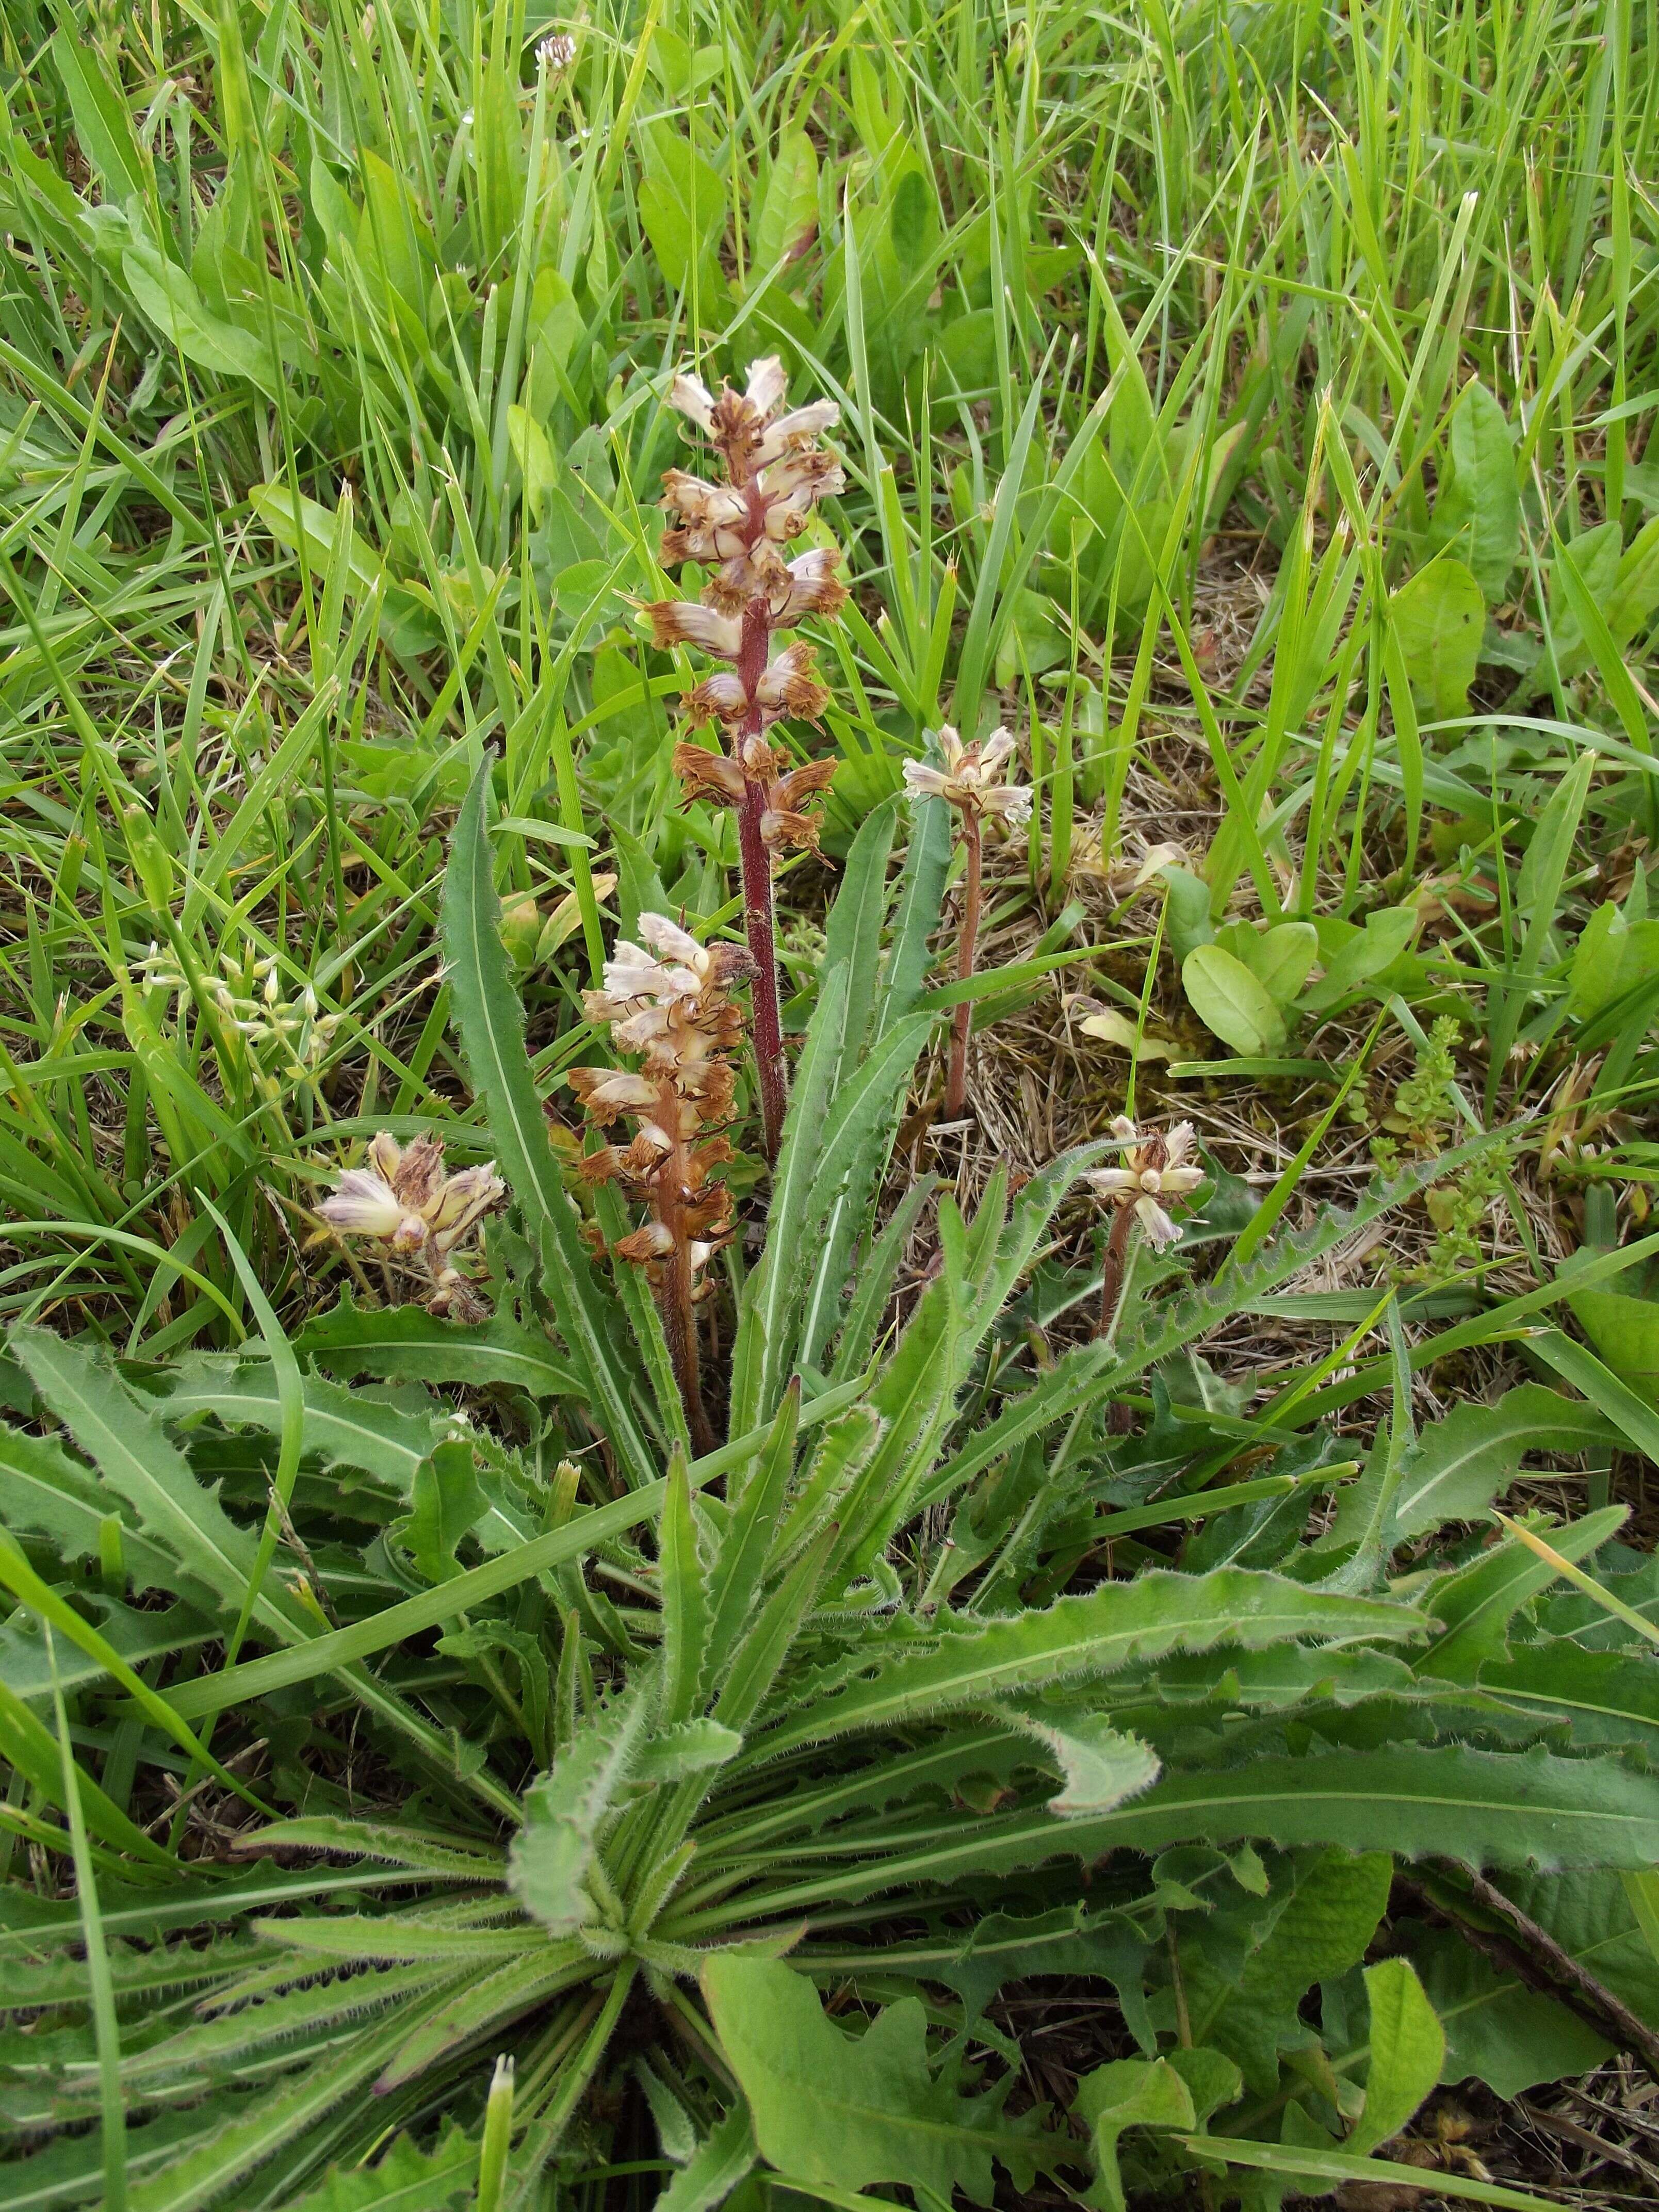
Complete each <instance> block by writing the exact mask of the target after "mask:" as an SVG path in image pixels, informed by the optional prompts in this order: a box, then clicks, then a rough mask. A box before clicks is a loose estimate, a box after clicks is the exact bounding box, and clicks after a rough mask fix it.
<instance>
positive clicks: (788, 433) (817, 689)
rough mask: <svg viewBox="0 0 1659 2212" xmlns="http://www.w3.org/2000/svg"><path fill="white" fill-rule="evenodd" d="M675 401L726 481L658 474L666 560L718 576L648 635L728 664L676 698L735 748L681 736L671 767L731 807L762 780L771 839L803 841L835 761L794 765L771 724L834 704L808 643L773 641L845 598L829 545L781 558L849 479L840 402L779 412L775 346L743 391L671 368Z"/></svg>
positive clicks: (813, 717) (666, 611) (656, 609)
mask: <svg viewBox="0 0 1659 2212" xmlns="http://www.w3.org/2000/svg"><path fill="white" fill-rule="evenodd" d="M669 398H670V401H671V404H673V405H674V406H675V407H677V408H678V409H679V410H680V412H681V413H682V414H683V415H684V416H686V417H687V418H688V419H689V420H690V422H692V423H694V424H695V425H696V428H698V429H700V430H702V432H704V434H705V435H707V436H708V438H709V439H710V440H711V441H712V442H713V443H714V446H715V447H717V448H718V449H719V452H720V457H721V459H722V460H723V461H724V463H725V466H726V483H708V482H706V481H705V480H704V479H703V478H702V477H696V476H691V475H689V474H688V473H687V472H686V471H684V469H670V470H669V471H667V473H666V474H665V477H664V478H663V484H664V489H665V497H664V500H663V505H664V506H665V507H666V508H667V509H668V510H669V512H670V513H671V514H673V515H674V516H675V517H676V518H677V519H676V520H675V521H674V523H673V524H672V526H671V527H670V528H669V529H667V530H666V531H665V532H664V533H663V540H662V547H661V555H660V557H661V560H662V563H663V566H664V567H665V568H676V567H678V565H679V564H680V563H681V562H686V561H696V562H699V563H701V564H702V566H703V567H704V568H708V569H711V570H712V572H713V573H712V574H710V576H709V578H708V581H707V583H706V584H705V585H704V586H703V587H702V593H701V596H700V597H699V598H698V599H659V600H658V601H656V602H655V603H654V604H653V605H651V606H648V607H647V609H646V610H645V613H646V618H647V621H648V623H649V624H650V627H651V635H652V639H653V642H654V643H655V644H657V645H659V646H662V647H672V646H676V645H690V646H694V647H696V648H697V650H698V651H699V652H701V653H707V654H708V657H709V659H712V660H715V661H719V662H720V663H721V664H723V665H721V666H720V667H719V668H718V669H716V670H715V671H714V673H713V674H711V675H708V676H706V677H704V678H703V679H702V682H701V683H699V684H696V685H695V686H694V687H693V689H692V690H690V691H688V692H687V693H686V694H685V696H684V699H683V700H682V702H681V706H682V710H683V712H684V714H685V715H686V716H687V718H688V719H689V720H692V721H708V720H714V721H717V722H719V723H720V725H721V726H722V728H723V729H724V730H725V731H726V735H727V738H728V740H729V742H730V744H731V747H732V757H730V758H727V757H724V756H722V755H720V754H718V753H710V752H708V751H706V750H704V748H703V747H702V746H701V745H694V744H682V745H680V746H679V747H678V748H677V750H676V752H675V755H674V766H675V769H676V770H677V771H678V774H679V775H680V776H681V777H682V779H683V780H684V784H685V787H686V793H687V796H688V797H693V798H708V799H714V800H715V801H717V802H719V803H723V804H726V805H739V804H740V803H741V802H742V801H743V799H744V793H745V787H749V786H758V787H760V793H759V795H760V797H761V799H762V805H761V809H760V815H761V820H760V830H761V836H762V837H763V841H764V842H765V843H766V844H767V846H768V847H769V848H777V847H779V846H794V847H797V848H802V847H811V846H814V845H816V843H817V825H816V823H814V822H813V820H812V818H811V817H810V816H809V815H807V814H806V813H805V811H803V807H802V802H803V801H804V800H805V799H808V798H810V797H811V794H812V793H814V792H817V791H822V790H823V788H824V787H826V786H827V785H828V783H829V779H830V777H831V775H833V774H834V764H833V763H830V762H827V761H812V762H809V763H806V764H805V766H804V767H801V768H796V769H791V768H790V767H789V765H788V757H787V754H785V753H783V752H782V751H781V750H779V749H778V748H776V747H775V746H774V745H773V744H772V742H771V740H770V738H769V737H768V736H767V734H766V733H767V732H768V731H769V729H770V728H771V726H772V725H773V724H774V723H775V722H777V721H780V720H783V719H784V718H785V717H786V716H787V717H791V718H793V720H797V721H805V722H817V720H819V718H820V717H821V715H822V714H823V710H824V708H825V707H826V706H827V705H828V704H829V692H828V690H826V688H825V686H824V685H823V683H822V682H821V681H820V680H819V678H818V675H817V653H816V650H815V648H814V647H812V646H811V645H810V644H808V643H807V642H806V641H805V639H802V638H796V639H794V640H793V641H791V642H790V643H788V644H787V645H784V646H782V647H778V648H777V649H774V643H773V641H774V639H775V637H776V636H777V635H778V634H779V633H780V632H781V631H784V630H790V629H794V628H796V626H797V625H798V624H799V623H802V622H804V621H805V619H806V617H808V616H810V615H820V616H823V617H826V618H833V617H835V616H836V615H837V614H839V612H840V611H841V609H842V605H844V603H845V601H846V599H847V587H846V586H845V585H844V584H843V583H842V581H841V580H840V578H839V577H838V576H837V575H836V569H837V568H839V567H840V565H841V555H840V553H839V552H838V551H837V550H836V548H835V547H834V546H833V545H817V546H813V547H811V549H809V550H807V551H806V552H805V553H802V554H800V555H799V556H797V557H796V558H795V559H793V560H787V559H786V558H785V556H784V549H785V547H787V545H789V544H791V543H792V542H793V540H794V539H795V538H799V536H800V534H801V532H803V531H804V530H805V528H806V526H807V524H808V522H809V520H811V513H812V510H813V508H814V507H815V506H816V505H817V502H818V501H819V500H821V499H823V498H824V497H825V496H826V495H828V494H829V493H832V492H838V491H840V490H841V489H842V486H843V484H844V482H845V479H844V477H842V470H841V464H840V463H839V461H837V460H836V457H835V455H834V454H833V453H825V452H823V450H822V448H821V447H819V446H818V445H817V434H818V433H819V431H821V430H824V429H827V428H829V425H830V424H831V423H832V422H834V421H835V420H836V415H837V412H838V410H837V409H836V405H835V403H834V402H833V401H832V400H823V401H819V402H817V403H816V404H813V405H811V406H808V407H797V408H794V409H793V410H788V411H787V412H786V411H785V410H784V404H783V402H784V377H783V368H782V364H781V362H779V361H778V360H777V359H776V358H775V356H770V357H769V358H768V359H766V360H764V361H757V362H754V363H753V364H752V365H751V367H750V371H749V383H748V387H747V389H746V390H745V391H744V392H735V391H733V390H732V386H730V385H727V386H725V387H724V388H723V389H722V391H721V392H720V396H719V398H715V397H714V394H713V393H712V392H709V391H708V389H707V387H706V386H703V385H702V384H701V383H699V382H698V380H697V379H696V377H694V376H678V377H676V378H675V380H674V383H673V386H672V388H671V391H670V393H669Z"/></svg>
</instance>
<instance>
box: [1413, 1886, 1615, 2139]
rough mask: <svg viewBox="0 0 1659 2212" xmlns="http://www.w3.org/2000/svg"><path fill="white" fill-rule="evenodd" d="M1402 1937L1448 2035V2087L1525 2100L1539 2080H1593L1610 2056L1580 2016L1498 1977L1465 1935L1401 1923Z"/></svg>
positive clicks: (1445, 2064) (1445, 2069) (1445, 2075)
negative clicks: (1471, 2084)
mask: <svg viewBox="0 0 1659 2212" xmlns="http://www.w3.org/2000/svg"><path fill="white" fill-rule="evenodd" d="M1399 1933H1400V1936H1401V1941H1402V1942H1404V1943H1405V1945H1406V1947H1407V1950H1408V1952H1409V1953H1410V1955H1411V1958H1412V1960H1413V1964H1414V1965H1415V1966H1416V1967H1417V1970H1418V1972H1419V1977H1420V1978H1421V1980H1422V1983H1423V1985H1424V1989H1425V1992H1426V1993H1427V1996H1428V1998H1429V2001H1430V2002H1431V2004H1432V2005H1433V2007H1434V2009H1435V2014H1436V2016H1437V2019H1438V2020H1439V2021H1440V2023H1441V2027H1442V2029H1443V2033H1444V2036H1445V2042H1446V2056H1445V2057H1444V2059H1443V2062H1442V2078H1443V2081H1446V2082H1449V2083H1450V2082H1455V2081H1468V2080H1469V2079H1471V2078H1474V2079H1475V2080H1478V2081H1485V2082H1486V2084H1487V2085H1488V2087H1491V2088H1492V2090H1493V2091H1495V2092H1496V2093H1497V2094H1498V2096H1500V2097H1504V2098H1510V2097H1519V2096H1522V2095H1524V2094H1525V2093H1526V2091H1527V2090H1528V2089H1530V2088H1533V2087H1535V2086H1536V2085H1537V2084H1538V2083H1539V2082H1541V2081H1559V2080H1561V2079H1562V2078H1563V2077H1564V2076H1571V2075H1582V2074H1589V2073H1590V2072H1592V2071H1593V2070H1594V2069H1595V2068H1596V2067H1597V2066H1600V2065H1601V2064H1602V2063H1604V2062H1605V2061H1606V2060H1607V2058H1608V2057H1610V2056H1611V2046H1610V2045H1608V2044H1607V2042H1606V2040H1605V2039H1603V2038H1602V2037H1601V2036H1599V2035H1598V2034H1597V2033H1595V2029H1594V2028H1593V2027H1590V2026H1589V2023H1588V2022H1587V2021H1582V2020H1580V2018H1579V2017H1578V2015H1577V2013H1573V2012H1569V2011H1568V2010H1567V2008H1566V2007H1565V2005H1560V2004H1558V2003H1556V2002H1555V2001H1554V1999H1553V1997H1547V1996H1541V1994H1540V1993H1539V1992H1538V1991H1537V1990H1533V1989H1529V1988H1528V1986H1527V1984H1525V1983H1524V1982H1522V1981H1521V1980H1520V1979H1519V1978H1517V1977H1516V1976H1515V1975H1513V1974H1504V1973H1501V1972H1498V1969H1497V1968H1496V1967H1495V1966H1492V1964H1491V1963H1490V1962H1489V1960H1487V1959H1486V1957H1485V1955H1484V1954H1482V1953H1481V1952H1480V1951H1477V1950H1476V1949H1475V1948H1474V1945H1473V1944H1472V1943H1470V1942H1468V1940H1467V1939H1466V1938H1465V1937H1464V1936H1463V1935H1462V1933H1461V1932H1460V1931H1459V1930H1458V1929H1455V1928H1431V1927H1427V1926H1425V1925H1424V1924H1422V1923H1419V1922H1416V1921H1412V1920H1402V1921H1401V1923H1400V1928H1399ZM1586 1963H1587V1964H1590V1965H1591V1970H1592V1972H1593V1971H1594V1965H1593V1963H1592V1962H1590V1961H1586Z"/></svg>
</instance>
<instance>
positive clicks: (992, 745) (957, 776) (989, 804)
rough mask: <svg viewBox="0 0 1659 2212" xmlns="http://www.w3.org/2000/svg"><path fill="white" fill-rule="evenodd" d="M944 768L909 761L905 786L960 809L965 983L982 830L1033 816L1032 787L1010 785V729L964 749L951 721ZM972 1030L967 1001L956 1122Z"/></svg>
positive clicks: (975, 937)
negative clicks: (989, 821) (990, 823)
mask: <svg viewBox="0 0 1659 2212" xmlns="http://www.w3.org/2000/svg"><path fill="white" fill-rule="evenodd" d="M1013 754H1014V738H1013V732H1012V731H1011V730H1004V729H995V730H993V731H992V732H991V734H990V736H989V737H988V738H985V739H983V740H982V741H981V742H978V743H975V744H971V745H964V744H963V742H962V739H961V738H960V737H959V736H958V735H957V732H956V731H955V730H953V729H952V728H951V726H950V724H949V723H948V722H947V723H945V725H944V726H943V727H942V728H941V729H940V731H939V765H938V766H937V767H936V766H935V765H934V764H933V763H932V762H931V761H906V763H904V787H905V789H906V790H907V791H908V793H909V794H910V796H911V797H912V798H913V799H944V800H945V803H946V805H950V806H952V807H954V808H955V810H956V812H957V818H958V819H959V821H960V823H961V824H962V842H963V847H964V848H965V849H966V852H967V855H968V880H967V884H966V887H965V890H964V892H963V902H962V926H961V929H960V931H959V932H958V934H957V981H958V982H961V983H965V982H966V981H968V978H969V976H970V975H972V974H973V972H974V955H975V948H976V946H977V945H978V942H979V916H980V905H981V896H982V883H983V870H984V841H983V839H982V837H981V828H982V825H983V823H984V820H985V817H986V816H987V814H993V815H996V816H999V817H1000V818H1001V820H1003V821H1004V822H1006V823H1007V825H1008V827H1009V828H1010V829H1019V828H1020V827H1022V826H1023V824H1024V823H1027V822H1029V821H1030V818H1031V787H1030V785H1029V784H1024V783H1007V782H1005V781H1004V780H1003V776H1004V771H1005V769H1006V767H1007V764H1008V763H1009V762H1010V761H1011V760H1012V758H1013ZM972 1027H973V1007H972V1006H971V1005H969V1003H968V1002H967V1001H965V1000H964V1001H963V1004H962V1005H961V1006H958V1007H957V1011H956V1018H955V1019H954V1021H953V1023H952V1024H951V1065H950V1072H949V1073H948V1074H947V1076H946V1078H945V1120H946V1121H955V1120H956V1119H957V1116H958V1115H960V1114H961V1112H962V1110H963V1107H964V1106H965V1105H966V1104H967V1103H968V1037H969V1031H970V1030H971V1029H972Z"/></svg>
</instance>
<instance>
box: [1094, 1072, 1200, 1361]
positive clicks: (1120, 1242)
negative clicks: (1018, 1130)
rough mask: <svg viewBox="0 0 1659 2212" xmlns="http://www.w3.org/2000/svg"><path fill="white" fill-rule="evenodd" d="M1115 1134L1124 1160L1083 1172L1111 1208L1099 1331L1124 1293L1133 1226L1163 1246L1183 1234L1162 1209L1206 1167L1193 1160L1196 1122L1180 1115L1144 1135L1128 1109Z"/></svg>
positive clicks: (1187, 1192)
mask: <svg viewBox="0 0 1659 2212" xmlns="http://www.w3.org/2000/svg"><path fill="white" fill-rule="evenodd" d="M1112 1134H1113V1135H1114V1136H1115V1138H1116V1139H1118V1141H1119V1143H1120V1144H1121V1145H1122V1146H1123V1147H1124V1152H1123V1160H1122V1164H1121V1166H1119V1167H1115V1168H1096V1169H1094V1170H1091V1173H1090V1174H1089V1175H1088V1176H1086V1177H1085V1181H1086V1182H1088V1183H1089V1184H1090V1186H1091V1188H1092V1189H1093V1190H1094V1191H1095V1193H1096V1194H1097V1196H1098V1197H1100V1198H1103V1199H1104V1200H1105V1201H1106V1203H1107V1204H1108V1205H1109V1206H1111V1207H1112V1208H1113V1216H1112V1226H1111V1232H1110V1234H1109V1236H1108V1237H1107V1240H1106V1263H1105V1272H1104V1274H1103V1278H1102V1281H1101V1286H1100V1320H1099V1322H1098V1323H1097V1327H1096V1329H1095V1334H1096V1335H1097V1336H1105V1335H1107V1334H1109V1332H1110V1330H1111V1326H1112V1322H1113V1320H1114V1318H1115V1316H1116V1313H1117V1302H1118V1300H1119V1298H1120V1297H1121V1296H1122V1295H1123V1266H1124V1261H1125V1258H1126V1256H1127V1252H1128V1249H1129V1231H1130V1230H1131V1229H1132V1228H1133V1225H1134V1224H1135V1223H1136V1222H1137V1221H1138V1222H1139V1224H1140V1227H1141V1231H1142V1233H1143V1234H1144V1235H1145V1237H1146V1241H1147V1243H1149V1244H1150V1245H1151V1246H1152V1249H1153V1250H1154V1251H1156V1252H1162V1251H1165V1250H1167V1249H1168V1248H1169V1247H1170V1245H1171V1244H1174V1243H1177V1242H1178V1241H1179V1239H1180V1237H1181V1231H1180V1230H1179V1229H1178V1228H1177V1227H1176V1224H1175V1223H1174V1222H1173V1221H1172V1220H1171V1219H1170V1217H1169V1215H1168V1213H1166V1212H1164V1206H1163V1205H1162V1203H1161V1201H1162V1200H1164V1199H1166V1198H1189V1197H1190V1196H1191V1195H1192V1194H1193V1192H1194V1191H1195V1190H1196V1189H1197V1188H1198V1187H1199V1185H1200V1183H1201V1182H1203V1180H1204V1170H1203V1169H1202V1168H1201V1167H1199V1166H1198V1165H1197V1164H1195V1163H1194V1162H1193V1161H1192V1158H1191V1155H1192V1152H1193V1148H1194V1140H1193V1125H1192V1123H1191V1122H1190V1121H1177V1122H1176V1126H1175V1127H1174V1128H1173V1129H1170V1131H1168V1132H1167V1133H1160V1132H1158V1131H1157V1130H1152V1131H1149V1132H1148V1133H1146V1135H1145V1136H1142V1135H1141V1134H1139V1132H1138V1131H1137V1130H1136V1128H1135V1125H1134V1123H1133V1121H1130V1120H1129V1118H1128V1116H1127V1115H1123V1114H1120V1115H1118V1117H1117V1119H1116V1120H1115V1121H1114V1122H1113V1123H1112Z"/></svg>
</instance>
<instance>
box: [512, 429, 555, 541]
mask: <svg viewBox="0 0 1659 2212" xmlns="http://www.w3.org/2000/svg"><path fill="white" fill-rule="evenodd" d="M507 442H508V444H509V445H510V446H511V447H512V448H513V459H514V460H515V461H516V462H517V463H518V465H519V473H520V476H521V477H523V478H524V496H525V504H526V507H528V508H529V509H530V514H531V520H532V521H534V522H539V521H540V520H541V519H542V516H543V514H544V512H545V511H546V507H547V495H548V494H549V492H550V491H551V490H552V489H553V488H554V486H555V485H556V483H558V481H559V471H558V465H557V463H556V461H555V460H554V459H553V448H552V446H551V445H550V443H549V441H548V435H547V433H546V431H545V430H544V429H543V428H542V426H541V424H540V423H539V422H538V421H537V420H536V418H535V416H533V415H532V414H531V413H530V411H529V410H528V409H527V408H524V407H509V408H508V409H507Z"/></svg>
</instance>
